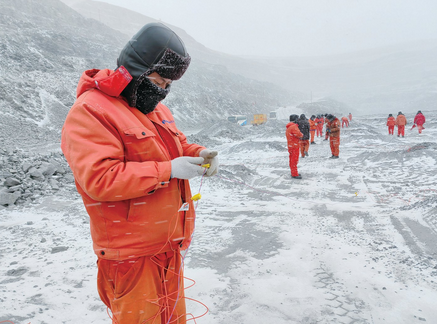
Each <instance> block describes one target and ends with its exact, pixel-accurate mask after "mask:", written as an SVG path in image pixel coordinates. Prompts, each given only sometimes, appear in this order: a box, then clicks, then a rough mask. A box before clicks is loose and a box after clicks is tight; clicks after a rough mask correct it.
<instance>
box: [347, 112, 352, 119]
mask: <svg viewBox="0 0 437 324" xmlns="http://www.w3.org/2000/svg"><path fill="white" fill-rule="evenodd" d="M348 117H349V121H352V114H351V113H349V115H348Z"/></svg>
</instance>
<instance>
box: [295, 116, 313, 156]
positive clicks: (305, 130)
mask: <svg viewBox="0 0 437 324" xmlns="http://www.w3.org/2000/svg"><path fill="white" fill-rule="evenodd" d="M297 125H298V126H299V130H300V131H301V133H302V134H303V135H302V139H301V141H300V154H301V156H302V157H303V158H304V157H305V156H308V155H309V154H308V149H309V148H310V123H309V122H308V119H307V118H306V117H305V115H304V114H302V115H300V117H299V119H298V120H297Z"/></svg>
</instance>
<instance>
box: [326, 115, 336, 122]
mask: <svg viewBox="0 0 437 324" xmlns="http://www.w3.org/2000/svg"><path fill="white" fill-rule="evenodd" d="M326 118H328V120H329V121H333V120H334V118H335V117H334V115H332V114H328V116H326Z"/></svg>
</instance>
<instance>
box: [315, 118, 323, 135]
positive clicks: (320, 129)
mask: <svg viewBox="0 0 437 324" xmlns="http://www.w3.org/2000/svg"><path fill="white" fill-rule="evenodd" d="M316 123H317V125H316V126H317V127H316V135H317V137H322V136H323V135H322V134H323V124H324V123H325V119H324V118H323V117H322V116H321V115H317V118H316Z"/></svg>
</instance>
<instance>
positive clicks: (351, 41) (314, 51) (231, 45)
mask: <svg viewBox="0 0 437 324" xmlns="http://www.w3.org/2000/svg"><path fill="white" fill-rule="evenodd" d="M100 1H104V2H107V3H110V4H114V5H117V6H120V7H125V8H128V9H131V10H134V11H137V12H139V13H141V14H144V15H146V16H149V17H152V18H155V19H161V20H162V21H163V22H167V23H169V24H172V25H174V26H177V27H180V28H182V29H184V30H185V31H186V32H187V33H188V34H190V35H191V36H192V37H194V38H195V39H196V40H197V41H198V42H200V43H202V44H203V45H205V46H207V47H209V48H211V49H214V50H218V51H221V52H224V53H229V54H234V55H257V56H317V55H325V54H337V53H345V52H351V51H355V50H362V49H370V48H377V47H380V46H384V45H392V44H397V43H401V42H404V41H411V40H429V39H437V0H153V1H151V0H100Z"/></svg>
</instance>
